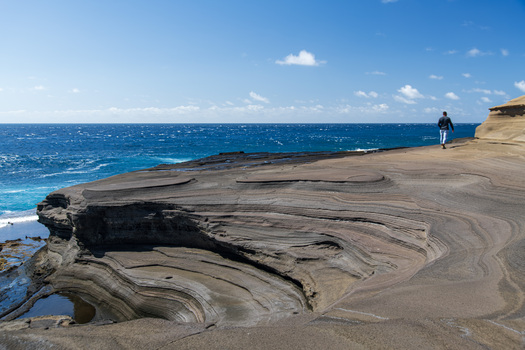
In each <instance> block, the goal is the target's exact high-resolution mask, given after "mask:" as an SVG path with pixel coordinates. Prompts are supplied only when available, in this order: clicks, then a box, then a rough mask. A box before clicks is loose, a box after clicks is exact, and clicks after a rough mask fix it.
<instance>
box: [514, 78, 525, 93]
mask: <svg viewBox="0 0 525 350" xmlns="http://www.w3.org/2000/svg"><path fill="white" fill-rule="evenodd" d="M514 86H515V87H517V88H518V89H520V90H521V91H523V92H525V80H522V81H516V82H514Z"/></svg>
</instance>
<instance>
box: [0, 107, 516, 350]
mask: <svg viewBox="0 0 525 350" xmlns="http://www.w3.org/2000/svg"><path fill="white" fill-rule="evenodd" d="M493 112H494V111H491V115H489V118H488V119H487V122H485V123H486V124H485V123H484V125H482V126H481V127H480V128H478V131H477V133H476V136H477V137H478V138H477V139H475V140H463V141H458V142H455V143H452V144H451V145H450V146H449V147H448V148H447V149H446V150H443V149H441V148H440V147H439V146H434V147H420V148H414V149H398V150H391V151H387V152H377V153H371V154H362V153H352V154H337V155H328V154H309V155H301V156H299V157H298V156H297V155H296V156H294V157H289V155H278V156H276V155H273V156H272V155H251V154H236V155H232V154H229V155H222V156H217V157H212V158H209V159H205V160H199V161H195V162H191V163H187V164H178V165H163V166H159V167H156V168H152V169H146V170H143V171H138V172H133V173H128V174H122V175H118V176H114V177H111V178H108V179H104V180H100V181H96V182H92V183H87V184H82V185H78V186H74V187H70V188H66V189H62V190H59V191H56V192H53V193H52V194H50V195H49V196H48V197H47V198H46V200H45V201H43V202H42V203H41V204H39V207H38V212H39V217H40V221H41V222H42V223H44V224H45V225H46V226H47V227H48V228H49V230H50V232H51V236H50V239H49V242H48V245H47V249H46V250H45V251H42V252H41V254H40V255H39V256H38V257H35V259H34V261H33V263H34V264H35V267H36V269H40V270H39V271H40V272H41V273H43V272H44V270H47V271H48V272H49V271H52V273H50V274H49V275H48V277H47V280H46V282H47V283H48V285H49V286H51V287H52V288H53V289H54V290H56V291H67V292H69V293H75V294H77V295H80V296H82V297H83V298H84V299H85V300H87V301H90V302H91V303H93V304H94V305H96V306H97V308H98V316H97V320H102V319H111V320H114V321H119V323H117V324H114V325H104V326H95V325H91V326H78V327H70V328H69V329H67V330H64V329H57V330H47V331H43V330H33V331H31V332H30V333H25V332H27V331H28V330H27V329H25V328H24V326H23V325H19V324H17V325H13V324H10V327H12V328H11V329H10V331H9V332H6V333H3V334H1V333H0V343H2V342H4V343H6V344H17V343H16V342H26V343H25V344H28V342H29V343H31V342H33V343H31V344H35V343H34V342H35V341H36V340H35V339H37V340H38V341H42V342H44V343H45V344H53V345H57V346H64V347H68V345H70V343H68V341H70V340H71V339H73V337H74V339H75V341H76V342H77V343H76V345H75V346H78V344H81V345H82V344H83V345H82V346H86V347H87V346H94V345H95V344H104V346H107V347H113V348H115V347H116V348H134V349H148V348H152V347H159V348H160V347H162V348H177V349H186V348H187V349H192V348H193V349H194V348H208V349H223V348H239V349H240V348H243V349H244V348H260V349H262V348H293V347H296V348H325V349H347V348H352V347H355V348H388V349H394V348H397V349H398V348H406V349H420V348H434V349H435V348H443V349H445V348H447V349H478V348H496V349H497V348H501V349H511V348H512V349H517V348H521V347H523V344H524V339H525V293H524V290H525V274H524V272H523V271H524V269H523V267H524V266H525V250H524V249H523V248H524V247H525V220H524V215H523V214H524V209H523V208H524V199H523V198H525V181H524V180H523V172H524V170H525V162H524V159H525V147H524V144H522V143H521V142H516V141H520V140H521V139H520V136H519V134H520V132H521V133H523V130H515V132H514V133H513V135H518V136H512V135H510V133H509V132H508V131H505V130H504V129H506V124H502V123H501V122H500V123H496V122H494V121H493V120H495V117H494V114H493ZM507 112H508V110H507ZM498 113H499V112H498ZM519 113H521V114H519ZM518 115H519V116H523V112H519V111H518V112H516V116H518ZM493 117H494V118H493ZM508 118H515V117H510V116H509V117H508ZM520 118H521V117H520ZM512 120H518V119H512ZM513 125H514V127H516V125H517V124H513ZM495 127H498V128H497V129H492V130H491V128H495ZM502 130H503V131H502ZM498 135H506V137H507V136H509V137H507V138H506V139H505V141H504V142H501V141H498V140H501V137H503V136H498ZM509 140H512V142H509ZM268 156H269V157H268ZM151 317H155V318H161V319H163V320H160V319H157V320H153V319H151ZM132 319H135V320H134V321H127V322H122V321H126V320H132ZM0 326H1V325H0ZM0 328H1V327H0ZM26 328H27V327H26ZM4 329H5V328H4ZM102 342H103V343H102ZM291 345H293V346H291Z"/></svg>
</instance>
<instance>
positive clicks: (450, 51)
mask: <svg viewBox="0 0 525 350" xmlns="http://www.w3.org/2000/svg"><path fill="white" fill-rule="evenodd" d="M457 53H458V50H448V51H447V52H445V55H455V54H457Z"/></svg>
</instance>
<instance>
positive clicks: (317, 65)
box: [0, 0, 525, 123]
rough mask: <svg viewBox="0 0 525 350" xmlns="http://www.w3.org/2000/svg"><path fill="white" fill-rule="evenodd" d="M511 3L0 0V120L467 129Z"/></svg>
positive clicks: (515, 59) (486, 88)
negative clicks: (446, 119) (445, 120)
mask: <svg viewBox="0 0 525 350" xmlns="http://www.w3.org/2000/svg"><path fill="white" fill-rule="evenodd" d="M524 20H525V1H524V0H498V1H494V0H339V1H335V0H333V1H330V0H323V1H286V0H278V1H274V0H264V1H262V0H261V1H259V0H257V1H256V0H253V1H250V0H221V1H217V0H191V1H190V0H187V1H182V0H181V1H177V0H171V1H168V0H148V1H135V0H89V1H87V0H85V1H80V0H47V1H41V0H32V1H30V0H17V1H15V0H0V45H1V46H0V50H1V51H0V72H1V74H0V122H1V123H21V122H25V123H35V122H36V123H46V122H55V123H63V122H72V123H86V122H97V123H105V122H110V123H121V122H124V123H136V122H141V123H144V122H148V123H157V122H161V123H166V122H167V123H190V122H207V123H254V122H255V123H257V122H258V123H261V122H266V123H275V122H278V123H279V122H289V123H324V122H333V123H341V122H342V123H376V122H380V123H407V122H408V123H413V122H434V121H436V120H437V119H438V118H439V116H440V115H441V112H442V111H443V110H446V111H448V112H449V115H450V116H451V117H452V119H453V121H454V122H456V123H461V122H464V123H481V122H483V121H484V120H485V119H486V117H487V115H488V108H489V107H492V106H496V105H499V104H503V103H505V102H507V101H508V100H510V99H512V98H515V97H518V96H521V95H524V94H525V45H524V44H523V43H524V38H525V35H524V34H525V26H524V25H523V22H524Z"/></svg>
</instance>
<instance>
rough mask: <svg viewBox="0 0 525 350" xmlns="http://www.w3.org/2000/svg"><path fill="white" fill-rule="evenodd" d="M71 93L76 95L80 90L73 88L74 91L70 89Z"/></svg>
mask: <svg viewBox="0 0 525 350" xmlns="http://www.w3.org/2000/svg"><path fill="white" fill-rule="evenodd" d="M71 92H72V93H74V94H78V93H79V92H80V90H79V89H77V88H74V89H71Z"/></svg>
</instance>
